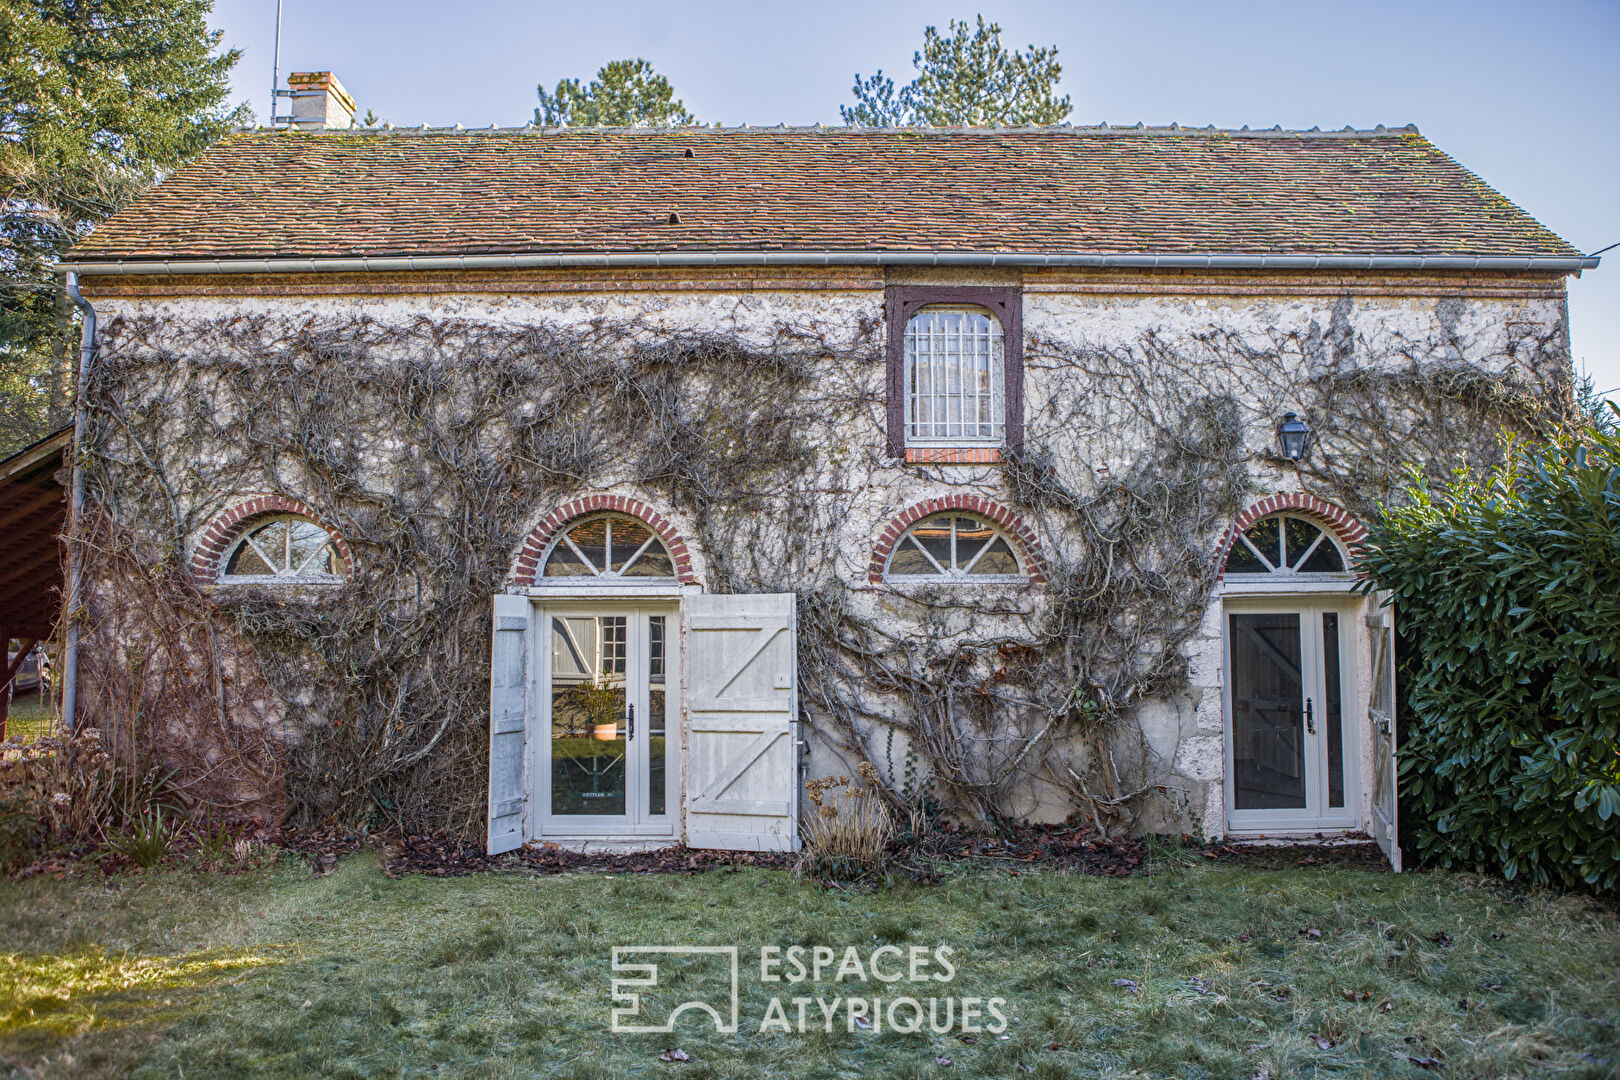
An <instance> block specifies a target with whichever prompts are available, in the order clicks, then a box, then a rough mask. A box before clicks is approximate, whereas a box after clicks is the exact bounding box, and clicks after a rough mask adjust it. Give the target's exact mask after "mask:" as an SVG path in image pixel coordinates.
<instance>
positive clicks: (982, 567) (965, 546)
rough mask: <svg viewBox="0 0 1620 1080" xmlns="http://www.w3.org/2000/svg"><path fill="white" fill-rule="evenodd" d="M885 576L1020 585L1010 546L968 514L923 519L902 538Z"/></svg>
mask: <svg viewBox="0 0 1620 1080" xmlns="http://www.w3.org/2000/svg"><path fill="white" fill-rule="evenodd" d="M884 576H885V577H886V578H888V579H889V580H891V581H922V580H938V579H939V578H945V579H947V580H955V581H1021V580H1023V575H1022V573H1021V571H1020V569H1019V566H1018V556H1017V555H1015V554H1013V548H1012V544H1010V543H1009V542H1008V540H1007V538H1006V537H1005V536H1003V535H1002V534H1001V532H1000V531H999V530H998V529H997V528H996V527H995V526H994V525H991V524H990V523H989V522H987V521H985V520H983V519H982V518H978V517H974V516H972V515H969V514H959V513H945V514H934V515H933V516H932V517H925V518H923V519H922V520H921V521H919V522H916V523H915V524H913V525H912V526H911V527H910V528H909V529H907V530H906V531H905V532H904V533H902V534H901V536H900V539H899V540H898V541H896V542H895V545H894V550H893V551H892V552H891V553H890V554H889V565H888V568H887V570H886V571H885V574H884Z"/></svg>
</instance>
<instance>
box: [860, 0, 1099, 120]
mask: <svg viewBox="0 0 1620 1080" xmlns="http://www.w3.org/2000/svg"><path fill="white" fill-rule="evenodd" d="M948 30H949V33H948V34H943V35H942V34H941V33H940V32H939V30H938V29H937V28H936V27H932V26H930V27H926V28H925V29H924V30H923V47H922V51H921V52H918V53H914V54H913V55H912V60H911V63H912V66H913V67H915V68H916V69H917V77H916V78H915V79H913V80H912V81H911V82H910V83H909V84H907V85H906V86H904V87H901V88H900V90H899V91H898V92H896V90H895V85H894V80H893V79H891V78H889V77H888V76H886V75H884V74H883V72H882V71H879V72H878V73H877V74H876V75H874V76H872V77H871V78H867V79H863V78H862V77H861V76H860V75H859V74H857V75H856V76H855V87H854V90H853V93H854V95H855V104H854V105H842V106H840V107H839V110H838V111H839V113H840V114H841V115H842V116H843V118H844V123H846V124H858V125H860V126H863V127H916V126H931V127H946V126H950V125H956V124H974V125H977V124H992V125H1006V126H1018V125H1023V124H1056V123H1059V122H1060V121H1062V120H1063V119H1064V118H1065V117H1067V116H1068V115H1069V112H1070V111H1071V109H1070V105H1069V99H1068V97H1067V96H1064V97H1061V98H1060V97H1056V96H1055V90H1056V88H1057V83H1058V79H1059V78H1060V77H1061V76H1062V74H1063V67H1062V65H1060V64H1059V63H1058V61H1057V52H1058V50H1057V46H1056V45H1053V46H1050V47H1049V48H1044V49H1038V48H1036V47H1035V46H1034V45H1031V46H1029V47H1028V48H1027V49H1025V50H1023V51H1022V52H1019V51H1011V52H1009V51H1008V50H1007V49H1006V48H1004V47H1003V46H1002V44H1001V26H1000V24H998V23H993V22H992V23H987V22H985V21H984V16H983V15H980V16H979V17H978V25H977V27H974V26H971V25H969V24H968V23H966V22H957V21H956V20H955V19H952V20H951V22H950V26H949V27H948Z"/></svg>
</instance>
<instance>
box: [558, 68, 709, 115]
mask: <svg viewBox="0 0 1620 1080" xmlns="http://www.w3.org/2000/svg"><path fill="white" fill-rule="evenodd" d="M535 89H536V90H537V91H538V92H539V94H540V107H539V108H538V109H536V110H534V122H535V123H536V124H540V125H542V126H544V127H557V126H559V125H566V126H568V127H593V126H595V125H597V124H604V125H606V126H608V127H675V126H678V125H681V124H691V123H694V122H695V120H694V119H693V116H692V114H691V113H689V112H687V111H686V106H685V105H684V104H682V103H681V102H680V101H679V100H678V99H677V98H676V97H675V88H674V87H673V86H671V85H670V82H669V80H668V79H667V78H665V77H664V76H662V75H660V74H658V73H657V72H656V71H654V70H653V66H652V65H651V64H649V63H647V61H645V60H642V59H640V58H639V57H638V58H637V59H635V60H614V61H612V62H611V63H609V64H607V65H606V66H605V67H603V68H602V70H601V71H598V72H597V73H596V78H595V79H594V80H593V81H592V82H591V84H590V85H589V86H581V85H580V83H579V80H578V79H564V80H562V81H561V82H559V83H558V84H557V89H556V90H554V91H553V92H551V93H549V94H548V93H546V88H545V87H544V86H540V87H536V88H535Z"/></svg>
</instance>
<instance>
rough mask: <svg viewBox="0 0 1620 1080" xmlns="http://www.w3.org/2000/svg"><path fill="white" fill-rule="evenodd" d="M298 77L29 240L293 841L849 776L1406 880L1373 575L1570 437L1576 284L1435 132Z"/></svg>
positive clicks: (97, 439)
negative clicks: (513, 91)
mask: <svg viewBox="0 0 1620 1080" xmlns="http://www.w3.org/2000/svg"><path fill="white" fill-rule="evenodd" d="M301 78H302V81H301V82H300V84H299V85H300V87H301V88H302V91H303V93H304V94H305V95H306V96H311V101H313V103H314V104H313V106H312V108H313V109H314V112H313V113H312V114H311V115H313V116H316V117H318V118H319V119H318V120H317V121H306V122H303V123H301V125H300V126H301V127H302V128H303V129H304V130H292V131H246V132H241V133H238V134H236V135H233V136H231V137H229V138H226V139H224V140H222V141H221V142H220V143H219V144H217V145H216V146H214V147H213V148H211V149H210V150H209V151H208V152H207V153H205V154H204V155H203V156H202V157H201V158H200V159H199V160H198V161H197V162H196V163H194V164H193V165H191V166H189V167H187V168H185V169H183V170H181V171H180V172H179V173H177V174H176V175H174V176H172V177H170V178H169V179H168V180H167V181H165V182H164V183H162V184H161V185H159V186H157V187H156V188H154V189H153V190H152V191H151V192H149V193H148V194H147V195H146V196H145V197H143V198H142V199H141V200H140V201H138V202H137V203H136V204H135V205H134V206H132V207H130V208H129V209H127V210H125V211H123V212H121V213H120V214H118V215H116V216H115V217H114V218H112V219H111V220H110V221H108V222H107V223H105V224H104V225H103V226H102V227H101V228H100V229H99V230H97V232H96V233H95V234H94V235H92V236H91V237H89V238H88V239H87V240H86V241H85V242H84V243H83V244H81V245H80V247H79V248H78V249H77V251H76V252H75V253H74V255H73V259H72V261H71V262H69V263H65V264H64V266H63V269H64V270H65V271H67V272H71V273H74V274H76V275H77V280H78V282H79V285H80V287H81V289H82V292H83V294H84V296H85V297H86V298H87V301H88V303H89V304H91V305H93V307H94V310H95V312H96V316H97V326H98V330H97V334H98V353H97V358H96V362H95V369H94V371H93V373H92V377H91V380H90V383H89V393H88V394H87V397H86V400H87V404H88V408H89V412H90V423H89V424H88V426H87V436H86V443H87V445H86V446H85V447H84V448H83V455H82V460H83V461H84V465H83V468H85V469H86V470H87V471H88V473H89V484H88V488H89V492H90V502H89V504H88V505H90V506H91V507H94V508H97V512H98V513H101V514H102V515H103V518H104V519H105V521H107V522H109V523H110V524H109V526H108V527H112V528H116V529H118V530H122V531H121V532H120V533H119V535H122V536H127V537H129V538H131V541H130V542H131V543H132V544H134V545H135V546H137V547H140V546H141V545H147V547H144V548H141V550H146V551H150V552H151V553H152V554H151V555H150V556H149V557H148V561H149V564H150V565H151V566H158V565H160V564H161V565H167V564H168V563H173V564H174V565H176V566H180V567H183V568H185V569H186V570H187V572H189V574H190V575H191V579H192V582H193V584H194V585H195V588H196V591H197V595H198V596H199V597H200V598H201V599H200V600H199V601H198V603H199V604H201V607H199V608H197V609H196V610H197V611H198V612H200V614H197V615H196V616H195V617H196V618H197V619H199V620H201V621H202V622H206V623H208V625H209V626H210V627H212V628H213V629H212V630H210V633H215V632H217V633H218V635H220V638H221V639H228V641H229V642H230V644H229V646H228V647H226V646H217V645H210V646H209V647H210V648H212V649H214V661H213V663H214V668H213V669H212V672H213V674H212V676H211V677H208V678H204V677H203V676H200V675H198V676H195V678H194V681H197V682H199V683H202V684H205V685H206V687H207V688H208V692H207V693H206V694H205V695H203V696H204V697H205V698H206V699H207V707H208V708H209V709H215V710H217V712H218V714H219V716H220V717H221V718H222V720H221V722H222V723H225V724H226V725H227V726H229V725H230V724H232V723H238V724H240V725H242V726H243V727H244V728H245V729H252V730H254V731H258V732H260V733H261V734H266V733H267V734H266V737H268V738H271V739H272V741H274V742H275V743H276V745H277V746H278V747H281V749H280V750H278V751H277V752H278V753H279V754H281V755H283V757H284V760H285V761H286V762H287V764H286V766H285V767H286V770H287V773H286V776H285V783H286V784H287V788H286V790H287V797H288V798H289V799H290V800H291V802H292V803H293V804H295V805H294V807H293V809H294V811H295V812H300V813H305V814H319V813H327V812H330V813H337V814H343V813H355V812H358V811H356V810H355V809H354V808H355V807H356V806H357V805H360V804H361V803H365V804H366V805H372V806H374V807H383V808H385V809H386V810H387V812H389V813H409V812H414V809H416V808H419V807H421V806H427V805H429V804H434V805H437V804H436V803H434V800H443V801H444V802H445V804H446V805H448V806H451V807H452V810H454V809H455V807H461V808H463V809H465V808H466V807H467V806H471V805H473V804H472V803H471V802H470V801H469V800H470V799H472V798H473V796H472V795H470V794H469V793H470V792H473V791H476V800H477V806H478V808H479V809H478V811H477V815H478V817H480V818H484V817H487V829H488V832H487V837H488V845H489V850H490V851H491V852H498V851H502V850H507V849H510V848H512V847H515V846H518V845H519V844H521V843H524V842H526V841H530V840H554V841H557V842H560V843H571V844H589V843H597V842H603V843H614V844H661V843H670V842H674V841H684V842H686V843H688V844H690V845H692V846H708V847H727V848H742V849H790V848H793V847H796V846H797V845H798V843H799V836H800V825H801V815H802V812H803V804H802V795H803V791H802V781H803V779H804V778H805V777H806V776H809V775H817V776H826V775H834V774H840V773H842V774H853V773H854V771H855V770H856V768H857V766H859V765H860V764H861V763H863V762H868V763H870V764H871V765H872V766H874V767H875V768H876V775H877V776H878V778H879V780H878V782H879V783H881V784H882V785H884V786H885V787H886V788H887V789H888V793H889V798H890V799H891V800H892V802H893V804H894V805H895V806H896V807H898V808H906V807H909V808H911V809H912V810H913V811H915V812H916V813H919V814H922V815H924V816H927V815H930V814H933V813H950V814H956V815H959V816H962V817H966V818H969V819H980V820H983V821H986V822H989V823H992V824H993V823H994V822H995V821H997V820H1006V819H1039V820H1055V819H1061V818H1063V817H1065V816H1067V815H1070V814H1079V815H1081V817H1082V818H1083V819H1084V820H1086V821H1089V822H1093V823H1095V824H1096V825H1098V826H1100V827H1102V828H1105V829H1107V828H1134V829H1137V830H1146V831H1174V832H1193V833H1198V834H1201V835H1203V836H1206V837H1220V836H1248V835H1262V834H1263V835H1268V836H1284V837H1287V836H1314V835H1318V834H1341V833H1354V832H1358V831H1365V832H1369V833H1371V834H1373V835H1374V836H1375V837H1377V838H1378V839H1379V841H1380V843H1382V844H1383V845H1384V846H1385V848H1386V850H1389V851H1390V852H1391V855H1392V858H1394V859H1396V860H1398V856H1399V853H1398V850H1397V849H1395V848H1394V847H1393V844H1392V834H1393V830H1394V817H1395V791H1394V776H1393V769H1392V765H1391V754H1392V751H1393V742H1394V739H1395V727H1394V719H1395V718H1394V715H1393V714H1394V706H1393V702H1394V689H1393V679H1394V674H1393V673H1394V655H1393V654H1394V643H1395V636H1394V619H1395V616H1396V612H1395V610H1394V608H1393V607H1392V606H1391V605H1389V604H1388V603H1386V602H1385V601H1386V600H1387V598H1383V597H1379V596H1376V595H1372V596H1369V595H1366V594H1365V592H1364V590H1358V588H1357V584H1358V581H1357V578H1356V576H1355V573H1354V570H1353V560H1354V556H1355V551H1356V546H1357V544H1358V543H1359V542H1360V541H1361V540H1362V539H1363V537H1364V535H1365V531H1366V526H1365V521H1366V519H1367V516H1368V515H1369V513H1370V512H1371V511H1372V509H1373V507H1374V505H1375V503H1376V502H1377V501H1378V500H1381V499H1385V498H1389V497H1391V496H1392V495H1394V494H1395V493H1396V492H1398V491H1399V489H1400V487H1401V485H1402V484H1403V483H1404V482H1405V479H1406V472H1405V470H1406V467H1407V466H1408V465H1409V464H1410V465H1416V466H1421V467H1424V468H1426V469H1429V470H1430V471H1431V472H1433V471H1434V470H1443V469H1449V468H1451V467H1453V466H1454V465H1457V464H1463V463H1467V462H1469V461H1476V460H1483V459H1486V458H1489V457H1490V455H1491V454H1493V453H1494V452H1495V441H1494V440H1495V434H1496V432H1497V431H1498V430H1499V429H1501V428H1502V427H1504V426H1506V427H1510V428H1511V427H1526V426H1528V427H1534V425H1536V424H1538V423H1543V422H1547V421H1549V420H1550V419H1556V417H1557V415H1558V414H1559V410H1561V409H1562V408H1563V407H1564V403H1565V402H1566V401H1567V397H1568V388H1569V358H1568V333H1567V315H1566V306H1565V291H1564V280H1565V277H1566V275H1568V274H1571V273H1579V272H1580V270H1582V269H1583V268H1590V267H1593V266H1595V265H1596V260H1595V259H1591V258H1585V257H1583V256H1582V255H1581V254H1580V253H1579V252H1578V251H1576V250H1575V249H1574V248H1572V247H1571V246H1570V245H1569V244H1567V243H1566V242H1564V241H1563V240H1561V239H1560V238H1558V237H1557V236H1555V235H1553V234H1552V233H1551V232H1549V231H1548V230H1547V229H1545V228H1544V227H1542V226H1541V225H1539V224H1538V223H1536V222H1535V221H1534V220H1532V219H1531V218H1530V217H1529V216H1528V215H1526V214H1525V213H1524V212H1523V211H1522V210H1520V209H1519V208H1518V207H1516V206H1514V205H1513V204H1512V203H1511V202H1509V201H1508V200H1507V199H1505V198H1504V197H1503V196H1501V195H1500V194H1498V193H1497V192H1495V191H1494V190H1492V189H1491V188H1490V187H1488V186H1487V185H1486V184H1485V183H1484V182H1482V181H1481V180H1480V179H1479V178H1477V177H1476V176H1474V175H1473V174H1471V173H1470V172H1468V171H1467V170H1466V169H1464V168H1463V167H1461V166H1460V165H1458V164H1457V163H1456V162H1455V161H1453V160H1452V159H1451V158H1449V157H1448V156H1446V155H1445V154H1444V153H1442V152H1441V151H1440V150H1438V149H1437V148H1436V147H1435V146H1433V145H1432V144H1431V143H1429V142H1428V141H1427V140H1426V139H1424V138H1423V137H1422V136H1421V135H1420V134H1419V133H1418V132H1417V131H1416V130H1415V129H1413V128H1395V129H1385V128H1382V127H1380V128H1376V129H1374V130H1371V131H1353V130H1345V131H1336V132H1323V131H1318V130H1315V129H1313V130H1311V131H1282V130H1278V129H1271V130H1259V131H1251V130H1248V129H1244V130H1240V131H1217V130H1213V129H1183V128H1178V127H1175V126H1171V127H1168V128H1144V127H1140V126H1138V127H1133V128H1111V127H1107V126H1101V127H1069V126H1063V127H1055V128H1028V129H999V128H998V129H938V130H864V129H840V128H821V127H815V128H785V127H777V128H714V127H691V128H680V129H640V130H635V129H629V130H625V129H595V130H560V131H559V130H535V129H527V128H526V129H521V130H495V129H490V130H481V131H464V130H461V129H454V130H414V129H412V130H403V129H384V130H321V129H322V128H323V127H325V126H332V125H338V126H341V121H342V120H343V119H344V118H346V115H347V114H346V113H345V112H344V108H345V104H344V103H345V100H346V95H343V94H342V90H341V87H339V86H337V84H336V80H334V79H331V78H330V77H329V76H324V77H323V76H310V77H301ZM334 116H336V117H338V120H336V121H334V120H333V119H332V117H334ZM83 528H88V526H84V527H83ZM164 560H168V563H165V562H164ZM92 561H93V560H92ZM152 572H153V573H156V572H157V571H152ZM88 573H89V574H90V579H89V584H88V588H89V594H90V597H91V599H90V601H89V602H87V606H86V609H85V611H86V613H85V615H84V618H85V620H86V625H85V634H86V639H87V641H91V642H94V641H96V640H100V641H101V642H102V647H103V648H104V649H108V650H112V652H109V653H108V654H107V655H108V656H109V657H111V656H112V655H113V653H116V652H117V650H118V649H120V648H122V649H124V650H126V652H127V650H128V648H129V638H130V634H131V632H132V631H131V627H132V625H133V624H132V623H131V622H129V621H128V619H127V618H125V617H124V616H119V615H116V614H112V612H113V609H114V607H116V605H117V603H118V601H119V600H120V596H119V595H118V593H119V590H120V589H124V590H126V592H127V590H128V588H129V586H127V584H119V583H120V582H127V581H128V580H130V579H129V578H128V577H127V576H126V577H117V576H115V575H112V574H110V573H106V572H98V571H96V570H95V569H94V567H92V568H91V569H90V570H89V571H88ZM98 575H99V576H98ZM122 600H123V601H124V603H125V605H126V607H127V606H128V605H131V604H133V605H135V606H136V607H139V605H140V598H139V597H135V596H129V595H125V596H123V597H122ZM98 605H101V606H100V607H98ZM108 605H112V606H108ZM98 611H99V612H101V614H99V615H98V614H97V612H98ZM200 632H201V631H200V630H199V631H198V633H200ZM98 635H99V638H98ZM199 640H200V639H199ZM210 640H211V641H212V640H214V639H212V638H211V639H210ZM89 647H90V646H88V645H87V648H89ZM188 648H191V649H192V651H191V652H190V653H188V654H187V655H190V656H192V657H193V658H195V656H197V655H201V651H202V650H201V646H195V645H193V646H188ZM221 649H223V650H224V652H225V653H226V654H227V655H226V657H225V659H223V660H221V659H219V652H220V650H221ZM118 655H120V656H123V655H125V654H123V653H119V654H118ZM126 658H127V657H126ZM128 666H129V665H128V664H127V663H126V664H125V665H124V669H127V668H128ZM124 669H120V668H118V667H117V664H116V663H114V662H113V661H112V660H110V659H104V661H103V662H101V663H100V665H99V667H98V666H97V665H96V664H94V663H89V662H88V661H87V667H86V670H87V672H88V674H87V676H86V678H87V679H91V680H94V679H95V678H96V677H97V676H96V675H95V672H96V671H100V672H101V673H102V674H101V676H100V677H101V678H103V679H110V678H112V674H111V673H112V672H114V671H115V670H124ZM178 670H179V669H177V668H176V669H171V670H169V672H168V677H169V679H170V682H169V683H168V684H167V685H169V687H170V688H171V689H172V687H173V686H175V685H177V684H176V683H175V682H174V680H175V679H177V678H180V676H179V675H178V674H177V673H176V672H177V671H178ZM483 695H487V701H488V707H487V708H485V707H484V705H483V701H484V700H485V699H484V697H483ZM113 699H114V695H112V694H110V693H106V694H102V695H101V697H99V698H97V697H96V695H95V693H93V692H92V691H91V690H89V689H88V688H87V690H86V693H85V700H86V705H85V706H84V707H85V708H86V710H87V713H86V715H87V716H88V715H91V713H93V711H94V709H95V708H97V707H99V708H101V709H104V710H116V708H117V706H116V705H115V703H114V700H113ZM93 701H99V702H100V704H99V706H96V705H92V704H91V702H93ZM86 722H89V721H88V720H87V721H86ZM97 722H104V721H102V720H98V721H97ZM180 727H182V728H183V727H184V725H183V724H181V725H180ZM167 737H169V738H171V739H172V738H173V737H174V732H173V731H172V730H171V731H170V732H169V733H168V736H167ZM226 741H227V742H228V741H229V740H226ZM207 756H208V759H209V760H210V761H213V760H216V759H217V758H218V757H219V755H218V753H216V752H215V751H213V750H211V751H210V753H209V755H207ZM323 771H324V778H323V775H322V774H323ZM486 776H487V789H486V788H485V786H484V784H485V778H486ZM486 790H487V801H486V798H485V796H486ZM356 800H359V802H357V801H356ZM367 800H370V802H369V803H367ZM458 800H459V801H458ZM457 812H459V811H457ZM447 813H451V812H450V811H447ZM473 813H474V811H471V810H467V811H466V815H465V816H466V817H468V818H469V819H470V818H471V815H472V814H473ZM451 816H452V817H453V813H451ZM435 820H441V819H435Z"/></svg>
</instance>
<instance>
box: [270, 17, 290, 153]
mask: <svg viewBox="0 0 1620 1080" xmlns="http://www.w3.org/2000/svg"><path fill="white" fill-rule="evenodd" d="M284 97H287V98H290V97H292V91H291V90H283V89H282V88H281V0H276V46H275V52H274V53H273V54H272V55H271V60H270V126H271V127H272V128H273V127H275V126H276V125H277V124H290V123H292V117H291V116H277V115H276V106H277V104H279V103H280V101H281V99H282V98H284Z"/></svg>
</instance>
